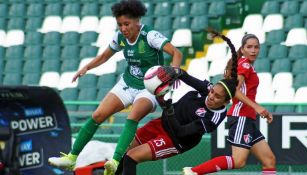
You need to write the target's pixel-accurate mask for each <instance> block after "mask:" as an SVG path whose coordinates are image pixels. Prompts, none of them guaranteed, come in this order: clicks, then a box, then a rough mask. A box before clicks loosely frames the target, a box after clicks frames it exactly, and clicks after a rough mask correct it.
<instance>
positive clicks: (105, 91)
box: [96, 87, 111, 101]
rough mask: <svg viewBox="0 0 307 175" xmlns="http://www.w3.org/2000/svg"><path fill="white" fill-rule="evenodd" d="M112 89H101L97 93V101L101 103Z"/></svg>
mask: <svg viewBox="0 0 307 175" xmlns="http://www.w3.org/2000/svg"><path fill="white" fill-rule="evenodd" d="M110 90H111V89H110V88H103V87H102V88H99V89H98V93H97V98H96V100H97V101H101V100H102V99H103V98H104V97H105V96H106V95H107V94H108V93H109V91H110Z"/></svg>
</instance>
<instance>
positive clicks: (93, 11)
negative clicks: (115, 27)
mask: <svg viewBox="0 0 307 175" xmlns="http://www.w3.org/2000/svg"><path fill="white" fill-rule="evenodd" d="M98 15H99V6H98V4H97V3H96V2H91V3H86V4H84V5H83V7H82V10H81V16H98Z"/></svg>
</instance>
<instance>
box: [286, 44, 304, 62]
mask: <svg viewBox="0 0 307 175" xmlns="http://www.w3.org/2000/svg"><path fill="white" fill-rule="evenodd" d="M288 58H290V59H291V60H296V59H304V58H307V46H306V45H294V46H292V47H290V49H289V55H288Z"/></svg>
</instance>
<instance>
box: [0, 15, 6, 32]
mask: <svg viewBox="0 0 307 175" xmlns="http://www.w3.org/2000/svg"><path fill="white" fill-rule="evenodd" d="M6 28H7V19H6V18H2V17H0V30H6Z"/></svg>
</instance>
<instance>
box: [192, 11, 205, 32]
mask: <svg viewBox="0 0 307 175" xmlns="http://www.w3.org/2000/svg"><path fill="white" fill-rule="evenodd" d="M208 22H209V21H208V17H207V16H206V15H203V16H195V17H193V19H192V22H191V30H192V32H200V31H204V30H205V29H207V28H208Z"/></svg>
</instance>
